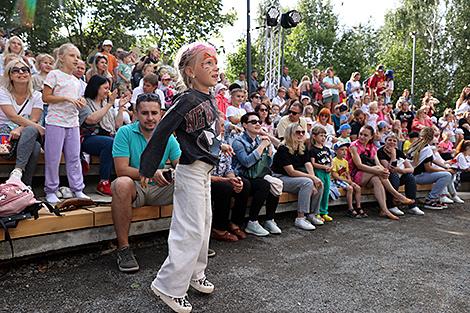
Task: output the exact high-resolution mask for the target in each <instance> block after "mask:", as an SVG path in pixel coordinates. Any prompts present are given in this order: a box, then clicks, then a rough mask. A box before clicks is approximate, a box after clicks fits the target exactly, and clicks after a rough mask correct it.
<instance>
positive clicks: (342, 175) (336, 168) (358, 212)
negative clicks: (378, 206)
mask: <svg viewBox="0 0 470 313" xmlns="http://www.w3.org/2000/svg"><path fill="white" fill-rule="evenodd" d="M348 147H349V143H348V142H341V143H340V142H337V143H336V144H335V145H334V146H333V148H334V150H335V152H336V157H335V158H334V159H333V167H332V169H331V176H332V177H333V179H334V181H333V182H334V184H335V185H336V187H337V188H338V189H343V190H344V191H346V199H347V201H348V214H349V216H351V217H367V213H366V212H365V211H363V210H362V208H361V186H359V185H358V184H356V183H355V182H353V181H352V179H351V175H350V174H349V164H348V161H347V160H346V159H345V157H346V153H347V151H348ZM353 195H355V197H354V198H355V200H356V209H354V206H353Z"/></svg>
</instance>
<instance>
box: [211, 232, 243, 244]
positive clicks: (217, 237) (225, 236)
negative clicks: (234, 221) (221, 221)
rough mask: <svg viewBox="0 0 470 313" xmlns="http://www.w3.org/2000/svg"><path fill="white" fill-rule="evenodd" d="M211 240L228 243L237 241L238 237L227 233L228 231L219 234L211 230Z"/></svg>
mask: <svg viewBox="0 0 470 313" xmlns="http://www.w3.org/2000/svg"><path fill="white" fill-rule="evenodd" d="M212 238H213V239H215V240H219V241H228V242H233V241H238V237H237V236H235V235H233V234H231V233H229V232H228V231H225V232H224V233H222V234H220V233H218V232H216V231H214V230H212Z"/></svg>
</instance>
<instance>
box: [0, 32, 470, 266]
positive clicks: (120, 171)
mask: <svg viewBox="0 0 470 313" xmlns="http://www.w3.org/2000/svg"><path fill="white" fill-rule="evenodd" d="M25 51H26V50H25V42H24V41H23V40H22V39H21V38H19V37H17V36H13V37H11V38H9V39H8V41H7V42H6V44H5V48H4V50H3V51H2V53H1V54H0V74H1V75H3V76H2V84H1V87H0V137H1V145H0V153H1V155H2V157H4V158H9V159H15V160H16V164H15V168H14V169H13V171H12V172H11V174H10V177H13V178H16V179H21V180H22V181H23V182H24V183H25V184H26V185H31V182H32V178H33V175H34V173H35V170H36V165H37V162H38V158H39V156H40V154H41V153H44V159H45V188H44V190H45V193H46V200H47V201H48V202H50V203H57V202H58V201H60V198H61V197H66V196H67V195H66V194H67V192H65V191H67V190H66V189H67V188H66V189H65V191H64V189H63V188H61V187H60V186H59V163H60V160H61V156H62V154H63V155H64V158H65V163H66V171H67V178H68V182H69V188H70V190H69V192H68V194H70V193H71V196H74V197H79V198H87V197H88V196H87V195H86V194H85V193H84V192H83V190H84V187H85V184H86V183H87V182H86V177H85V179H84V175H86V172H87V169H88V164H89V160H90V156H98V157H99V159H100V171H99V179H100V180H99V183H98V185H97V191H98V192H99V193H102V194H104V195H108V196H112V197H113V204H112V208H113V219H114V222H115V225H116V232H117V235H118V245H119V248H120V253H119V257H118V259H119V261H118V263H119V266H120V269H121V270H123V271H134V270H136V269H138V265H137V263H136V262H135V260H134V258H133V255H132V253H131V252H130V250H129V248H128V246H129V245H128V240H127V235H128V231H129V225H130V221H131V219H132V210H131V208H132V207H140V206H143V205H160V204H162V205H163V204H169V203H171V199H172V194H173V186H174V185H173V177H172V169H171V168H174V167H175V166H176V164H177V163H178V160H179V157H180V155H181V149H182V148H183V147H180V145H179V143H178V138H177V137H175V136H173V135H171V136H170V137H169V139H168V145H167V146H166V147H167V148H166V150H165V155H164V160H163V161H162V163H161V164H160V165H159V169H158V170H157V172H156V174H155V179H154V181H153V184H152V185H150V186H148V187H147V188H143V187H142V186H141V185H140V183H139V182H138V179H139V172H138V169H139V166H140V158H141V155H142V153H143V151H144V149H145V147H146V144H147V141H148V140H149V138H150V137H151V136H152V133H153V131H154V129H155V128H156V126H157V125H158V123H159V122H160V119H161V118H162V117H163V116H164V114H165V112H166V111H168V110H171V109H172V105H173V99H175V96H176V97H177V96H178V82H177V76H176V74H175V73H176V71H175V70H174V69H172V68H171V67H170V66H168V65H165V64H163V63H162V61H161V60H160V51H159V50H158V48H151V49H149V50H148V52H147V53H146V54H145V55H143V56H140V55H138V53H136V52H133V51H124V50H123V49H114V47H113V43H112V41H111V40H105V41H103V42H102V43H101V44H100V47H99V51H98V52H97V53H94V54H92V55H91V57H90V58H82V56H83V51H82V52H81V51H79V50H78V49H77V48H76V47H75V46H74V45H72V44H64V45H62V46H61V47H59V48H57V49H55V50H54V51H51V53H50V54H44V53H43V54H39V55H37V56H36V57H33V56H32V54H31V53H29V54H25ZM258 74H259V73H258V72H257V71H253V72H252V73H249V75H250V80H249V82H248V81H247V75H246V73H240V74H239V76H238V79H237V80H235V81H234V82H233V83H230V82H229V80H228V79H227V78H226V76H225V75H224V74H223V73H220V77H219V83H218V84H217V85H216V86H215V88H214V90H213V91H212V93H213V96H214V97H215V100H213V101H216V103H217V107H218V109H219V111H220V112H219V113H220V115H221V116H223V120H224V123H223V125H220V127H221V128H223V138H222V139H221V140H222V141H223V142H224V143H225V144H228V145H230V146H231V147H232V148H233V151H234V155H233V156H229V155H226V154H221V157H220V160H219V162H218V166H216V167H215V168H214V170H213V173H212V178H211V185H212V200H213V211H214V219H213V227H212V237H213V238H214V239H217V240H224V241H232V242H233V241H238V240H242V239H244V238H246V236H247V235H246V234H247V233H248V234H253V235H256V236H267V235H269V234H280V233H282V230H281V229H280V228H279V226H278V225H277V223H276V222H275V213H276V209H277V207H278V203H279V198H280V196H281V194H282V192H289V193H294V194H297V196H298V204H297V206H298V209H297V217H296V218H295V221H294V224H295V226H296V227H299V228H300V229H303V230H313V229H315V227H316V226H318V225H323V224H324V223H327V222H331V221H333V217H332V216H331V214H330V213H329V210H328V203H329V199H330V198H332V199H336V198H337V197H338V196H339V195H340V192H339V190H344V193H345V194H346V198H347V205H348V211H347V212H348V215H349V216H351V217H353V218H365V217H367V216H368V212H366V211H365V209H364V208H363V207H361V190H362V189H364V188H372V189H373V192H374V195H375V197H376V199H377V201H378V206H379V214H380V215H381V216H385V217H388V218H390V219H399V216H402V215H404V214H405V211H406V212H408V213H410V214H415V215H423V214H424V212H423V211H422V208H425V209H444V208H445V207H446V205H447V204H450V203H454V202H458V203H461V202H462V200H461V199H460V198H459V197H458V195H457V191H456V187H458V186H459V183H460V180H461V179H462V178H464V177H465V176H466V175H467V174H468V172H469V169H470V85H469V86H466V87H464V88H463V90H462V93H461V95H460V96H459V99H458V101H457V103H456V104H455V105H452V104H446V107H447V109H446V110H445V111H444V112H443V114H442V115H441V116H440V117H439V118H438V117H437V116H436V114H437V112H438V110H437V108H436V107H437V105H438V104H439V100H438V99H437V98H436V97H435V96H434V95H433V93H432V92H431V91H428V92H426V94H425V95H424V96H423V98H422V99H421V100H415V101H414V102H413V103H412V102H411V99H410V94H409V92H408V90H404V91H403V92H402V93H401V96H398V94H397V92H396V90H394V72H393V70H386V69H385V67H384V66H383V65H378V66H377V68H376V71H375V72H374V73H373V75H372V76H370V77H368V78H367V79H365V80H363V81H362V80H361V73H359V72H354V73H352V74H351V77H350V80H349V81H347V82H346V83H343V82H341V80H340V78H338V77H337V76H335V71H334V69H333V68H332V67H330V68H327V69H324V70H323V69H322V70H320V69H313V70H312V73H311V76H309V75H306V76H304V77H302V78H301V79H300V82H299V80H297V79H292V78H291V77H290V76H289V69H288V67H284V68H283V69H282V75H281V81H280V86H279V88H278V90H277V93H276V95H273V96H272V97H271V98H270V97H269V96H268V95H267V94H266V88H265V86H264V85H263V82H259V81H258V77H259V75H258ZM214 140H215V138H214ZM41 150H42V151H41ZM168 161H169V162H168ZM116 176H117V178H116V179H115V181H114V182H113V183H111V182H112V181H113V179H114V178H115V177H116ZM416 184H433V187H432V190H431V191H430V192H429V193H428V194H427V196H426V198H425V200H424V204H423V205H422V206H421V208H420V207H419V205H418V204H417V203H416V190H417V187H416ZM401 185H404V186H405V195H403V194H401V193H400V192H398V188H399V187H400V186H401ZM250 196H251V198H252V200H251V204H250V205H249V209H248V212H247V208H248V201H249V200H248V199H249V197H250ZM231 198H234V199H235V201H234V204H233V205H232V201H231ZM401 205H404V206H405V208H406V210H405V209H403V206H401ZM263 206H265V207H266V217H265V218H264V223H260V222H259V220H260V219H259V215H260V210H261V208H262V207H263ZM247 213H248V219H247V220H245V216H246V214H247Z"/></svg>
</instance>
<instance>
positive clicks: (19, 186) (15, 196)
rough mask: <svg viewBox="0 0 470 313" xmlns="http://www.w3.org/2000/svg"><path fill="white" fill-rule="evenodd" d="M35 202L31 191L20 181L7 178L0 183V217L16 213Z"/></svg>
mask: <svg viewBox="0 0 470 313" xmlns="http://www.w3.org/2000/svg"><path fill="white" fill-rule="evenodd" d="M35 203H36V199H35V198H34V194H33V192H32V191H31V189H29V188H28V187H26V185H25V184H23V182H22V181H19V180H11V179H9V180H7V181H6V182H5V183H4V184H1V185H0V217H6V216H10V215H14V214H18V213H20V212H22V211H23V210H24V209H25V208H27V207H28V206H30V205H33V204H35Z"/></svg>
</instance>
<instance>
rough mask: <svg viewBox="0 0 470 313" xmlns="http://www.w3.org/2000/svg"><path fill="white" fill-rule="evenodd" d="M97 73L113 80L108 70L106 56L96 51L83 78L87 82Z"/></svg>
mask: <svg viewBox="0 0 470 313" xmlns="http://www.w3.org/2000/svg"><path fill="white" fill-rule="evenodd" d="M95 75H99V76H103V77H106V78H108V79H110V81H111V82H112V81H113V75H111V73H109V72H108V57H107V56H105V55H104V54H101V53H97V54H96V55H95V58H94V60H93V63H92V64H91V68H90V69H89V70H88V71H87V72H86V75H85V78H86V81H87V82H89V81H90V79H91V77H92V76H95Z"/></svg>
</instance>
